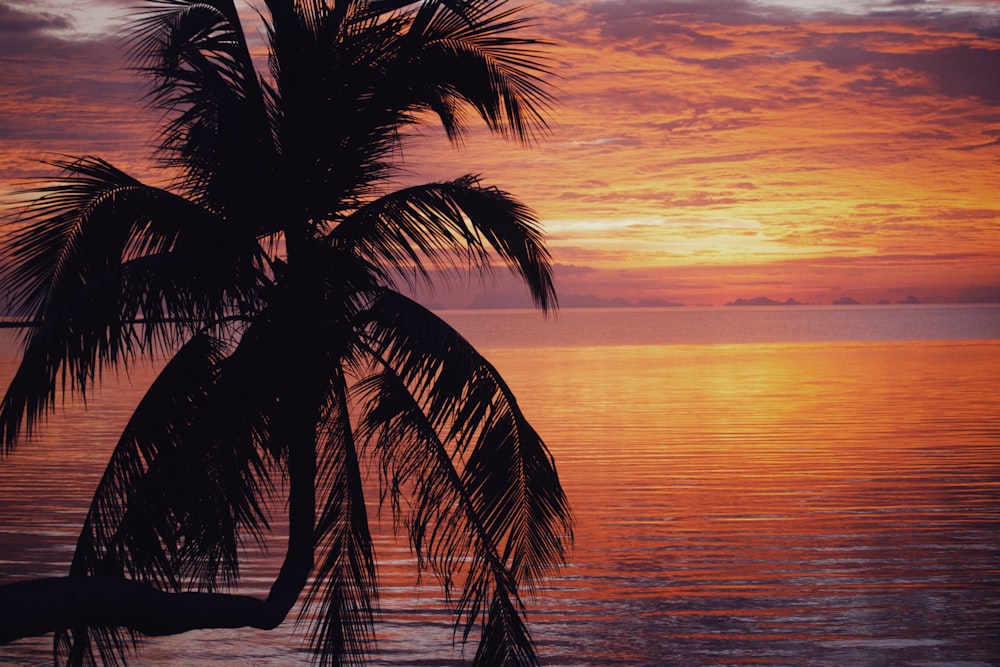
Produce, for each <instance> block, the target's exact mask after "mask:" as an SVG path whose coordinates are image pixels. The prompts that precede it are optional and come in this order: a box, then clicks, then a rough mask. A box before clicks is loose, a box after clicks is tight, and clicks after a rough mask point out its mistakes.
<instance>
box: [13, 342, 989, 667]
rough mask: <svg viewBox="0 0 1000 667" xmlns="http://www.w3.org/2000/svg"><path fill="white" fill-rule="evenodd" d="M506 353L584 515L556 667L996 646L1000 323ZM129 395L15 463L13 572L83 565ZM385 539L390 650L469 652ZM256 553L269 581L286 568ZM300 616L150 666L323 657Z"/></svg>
mask: <svg viewBox="0 0 1000 667" xmlns="http://www.w3.org/2000/svg"><path fill="white" fill-rule="evenodd" d="M488 352H489V353H488V356H489V358H490V359H491V360H492V361H493V362H494V363H495V364H496V366H497V367H498V368H499V370H500V371H501V373H503V374H504V376H505V377H506V378H507V379H508V380H509V382H510V384H511V386H512V388H513V389H514V391H515V392H516V394H517V395H518V397H519V400H520V403H521V405H522V407H523V408H524V409H525V411H526V413H527V415H528V416H529V418H530V419H531V420H532V422H533V423H534V424H535V426H536V428H537V429H538V430H539V432H541V433H542V434H543V436H544V437H545V439H546V441H547V442H548V443H549V445H550V448H551V449H552V451H553V453H554V455H555V457H556V460H557V463H558V466H559V470H560V475H561V477H562V479H563V483H564V486H565V487H566V490H567V493H568V494H569V496H570V500H571V502H572V505H573V509H574V513H575V515H576V519H577V542H576V548H575V550H574V551H573V553H572V554H571V563H570V565H569V566H568V567H567V568H566V569H565V570H564V571H563V573H562V575H561V576H560V577H559V578H558V579H557V580H556V581H555V582H554V583H553V584H552V585H551V586H549V587H548V588H547V589H545V590H543V591H542V592H541V595H540V598H539V599H538V600H537V601H536V603H535V604H534V605H533V606H532V607H531V610H532V611H531V627H532V630H533V632H534V634H535V636H536V638H537V640H538V642H539V645H540V649H541V653H542V656H543V664H545V665H551V666H553V667H557V666H565V667H580V666H583V665H595V666H598V665H599V666H607V665H648V666H660V665H684V666H688V665H786V666H789V667H791V666H802V665H810V666H817V667H821V666H827V665H829V666H834V665H836V666H841V665H920V666H928V665H953V666H954V665H962V666H963V667H970V666H973V665H995V664H997V661H998V656H1000V643H998V640H997V638H998V637H1000V570H998V567H997V566H998V563H1000V546H998V539H997V538H998V535H1000V410H998V408H1000V394H998V392H997V390H996V389H995V381H996V377H997V376H998V371H1000V341H979V342H955V341H952V342H933V341H927V342H919V341H915V342H869V343H835V344H829V343H825V344H816V343H799V344H786V345H776V344H739V345H711V346H705V345H641V346H640V345H637V346H617V347H615V346H600V347H579V346H578V347H550V348H546V349H513V348H509V347H502V346H501V347H496V348H494V349H492V350H489V351H488ZM131 400H133V398H132V397H130V395H129V394H128V392H127V391H123V392H122V393H120V394H112V395H110V396H107V395H106V396H104V397H103V402H102V403H101V406H102V407H101V410H102V413H101V414H102V416H103V417H104V418H102V419H101V420H93V419H89V418H84V417H82V416H80V415H76V416H72V417H71V418H70V420H68V421H66V420H63V419H60V420H58V421H54V422H52V427H53V429H54V430H50V431H49V432H48V434H47V435H46V438H48V439H49V440H50V442H49V443H48V445H51V444H53V442H59V443H61V444H63V445H65V444H66V443H74V447H71V448H69V449H62V450H61V452H62V453H56V452H55V450H54V449H51V447H49V446H42V445H45V444H46V443H38V446H36V447H32V448H30V449H29V448H26V449H24V450H22V451H21V452H20V453H19V454H18V456H16V457H14V458H13V459H10V460H7V461H4V462H3V465H2V466H0V484H2V486H0V489H2V491H0V540H2V543H0V547H2V548H0V559H5V560H3V561H2V563H0V576H2V578H4V579H6V578H9V577H11V576H14V575H17V576H21V575H28V574H41V573H45V572H47V571H50V570H55V571H60V570H61V569H64V568H65V566H66V565H65V564H66V563H68V559H69V556H70V553H69V549H70V547H71V545H72V544H73V540H74V539H75V536H76V530H77V529H78V527H79V522H80V520H81V519H82V515H83V511H84V509H85V508H86V504H87V502H88V500H89V492H90V491H91V490H92V488H93V483H94V482H95V481H96V477H97V475H98V474H99V472H100V468H101V466H102V465H103V463H104V461H105V460H106V455H107V454H106V452H107V449H108V448H104V449H102V447H104V445H103V444H101V443H103V442H104V441H105V439H106V438H108V437H109V433H108V431H109V430H110V431H111V432H115V429H116V428H117V426H116V425H115V424H114V418H113V417H114V415H115V414H117V413H122V414H124V412H125V411H127V407H128V404H129V402H130V401H131ZM108 401H110V404H109V403H108ZM109 406H110V407H109ZM107 415H111V418H108V417H107ZM67 455H68V456H72V457H73V459H72V461H71V463H70V464H69V465H67V459H66V456H67ZM386 523H387V524H388V521H387V522H386ZM385 532H386V533H388V532H389V531H388V525H386V526H385ZM378 539H379V542H378V551H379V557H380V575H381V576H382V581H383V583H384V587H383V593H382V600H381V601H382V603H383V606H384V607H385V614H384V618H383V620H384V625H383V627H382V636H381V642H380V646H381V649H382V655H381V661H377V662H376V663H375V664H379V665H453V664H462V660H461V659H462V654H461V652H460V650H458V649H455V650H453V649H452V645H451V640H452V633H451V629H450V626H449V625H448V623H447V620H446V618H445V617H442V616H441V615H440V613H439V609H440V606H441V601H440V598H439V594H438V592H437V589H436V587H435V586H434V585H433V582H431V581H424V582H422V585H421V586H420V587H419V588H418V587H416V585H415V582H414V580H413V577H412V576H411V575H410V574H408V568H409V565H410V560H409V558H410V557H409V554H408V552H407V550H406V549H405V546H403V545H399V544H396V543H394V542H393V541H392V540H391V539H389V537H388V536H387V535H382V536H380V537H379V538H378ZM255 563H256V564H255V565H252V566H251V567H250V568H249V569H248V571H247V575H248V576H249V580H248V582H247V583H248V584H249V585H250V587H255V586H259V587H262V588H263V587H266V584H267V582H268V581H269V576H270V569H269V568H270V565H271V564H270V563H269V561H268V560H267V559H266V558H264V559H260V560H258V561H255ZM292 629H293V628H292V624H291V623H287V624H286V625H285V626H283V627H282V628H281V629H280V630H279V632H278V633H277V634H273V633H272V634H268V633H255V632H250V633H244V632H236V633H232V632H202V633H189V634H188V635H184V636H182V637H177V638H169V639H162V640H156V641H154V642H150V645H149V648H148V650H147V651H146V652H145V653H144V654H143V655H142V658H141V659H140V660H138V661H137V663H136V664H139V665H189V664H213V665H237V664H238V665H246V664H258V665H305V664H307V663H308V661H307V659H306V657H305V655H304V654H303V653H302V651H301V645H300V643H299V642H298V640H297V639H294V638H293V637H292V635H291V632H292ZM48 652H49V644H48V640H28V641H26V642H19V643H18V644H17V645H15V646H13V647H7V648H6V649H3V652H0V655H3V656H4V657H8V656H9V659H12V660H15V661H16V662H19V660H18V659H20V658H23V659H24V661H25V664H27V662H29V661H30V660H35V661H36V662H37V663H44V662H45V658H46V656H47V655H48ZM466 657H471V656H468V655H467V656H466Z"/></svg>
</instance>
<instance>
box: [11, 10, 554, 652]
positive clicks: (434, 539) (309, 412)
mask: <svg viewBox="0 0 1000 667" xmlns="http://www.w3.org/2000/svg"><path fill="white" fill-rule="evenodd" d="M264 4H265V5H266V13H265V15H263V19H264V25H265V26H266V37H267V43H268V46H269V69H268V71H267V72H266V73H264V72H261V71H259V68H258V63H257V62H256V61H255V59H254V54H253V53H252V52H251V49H250V48H249V46H248V42H247V39H246V37H245V35H244V32H243V27H242V26H241V22H240V18H239V17H238V15H237V10H236V7H235V5H234V3H233V1H232V0H152V1H151V3H150V5H151V6H150V7H149V8H148V9H146V10H145V11H144V12H143V13H141V14H140V15H139V17H138V21H137V23H136V30H135V36H134V38H133V41H132V42H131V45H132V48H133V54H134V57H135V63H136V66H137V68H138V69H139V70H140V71H141V72H142V73H144V74H145V75H148V76H149V77H150V79H151V81H152V88H151V99H152V101H153V103H154V105H155V106H157V107H160V108H162V109H163V110H164V111H165V115H164V118H165V125H164V127H163V130H162V135H161V138H162V141H161V143H160V145H159V149H158V156H159V158H160V160H161V164H162V166H163V168H164V169H165V170H166V173H168V174H169V175H170V177H171V178H172V179H173V181H172V182H171V185H170V186H169V187H164V188H158V187H152V186H150V185H146V184H144V183H142V182H140V181H138V180H136V179H134V178H132V177H131V176H129V175H127V174H126V173H124V172H122V171H120V170H119V169H117V168H116V167H114V166H112V165H111V164H109V163H108V162H106V161H104V160H101V159H99V158H96V157H82V158H78V159H72V158H67V159H65V160H61V161H56V162H54V163H53V164H54V165H55V166H56V167H58V168H60V169H61V172H60V176H59V177H58V178H56V179H55V180H50V181H47V182H46V183H44V184H43V185H41V186H40V187H39V188H37V189H36V190H35V194H36V198H35V200H34V202H33V204H32V205H31V206H30V207H29V208H28V209H26V210H25V211H23V212H22V213H21V215H20V216H18V217H17V218H15V219H13V220H12V221H10V222H9V223H8V225H7V228H8V231H7V233H6V235H5V236H4V241H3V244H4V245H3V251H4V253H5V256H6V257H7V258H8V259H7V260H5V261H6V263H7V266H6V268H5V270H4V272H3V275H2V282H0V287H2V289H3V290H4V291H5V292H6V293H7V294H8V297H9V298H10V300H11V302H12V303H13V304H14V305H15V307H16V310H15V315H16V316H17V317H18V318H19V320H20V321H21V322H22V323H23V324H24V325H25V326H26V334H25V347H24V352H23V358H22V360H21V363H20V365H19V367H18V369H17V372H16V374H15V376H14V378H13V379H12V381H11V383H10V386H9V388H8V390H7V393H6V395H5V397H4V399H3V402H2V404H0V442H2V445H0V447H2V450H3V452H4V453H6V454H9V453H10V452H11V450H12V449H13V448H14V447H15V445H16V444H17V443H18V441H20V440H23V439H24V438H25V437H27V436H30V434H31V433H32V432H33V431H34V430H35V429H36V428H37V427H38V425H39V423H40V422H41V421H42V420H44V418H45V417H46V416H47V415H48V414H49V413H50V412H51V411H52V410H53V409H54V407H55V401H56V394H57V392H60V391H61V390H62V389H65V388H67V387H68V388H69V389H71V390H73V391H77V392H79V393H85V392H86V391H87V390H88V389H90V388H92V387H93V385H94V384H95V383H96V382H98V381H99V379H100V376H101V373H102V371H104V370H106V369H108V368H130V367H132V366H134V365H135V364H137V363H139V362H140V361H142V360H143V359H147V358H157V357H158V355H162V354H164V353H166V354H167V356H168V357H169V358H168V360H167V361H165V362H164V363H163V365H162V369H161V370H160V372H159V373H158V375H157V378H156V379H155V380H154V382H153V383H152V384H151V386H150V387H149V389H148V391H147V392H146V394H145V396H144V397H143V399H142V400H141V402H140V403H139V405H138V406H137V407H136V409H135V411H134V413H133V414H132V417H131V419H130V421H129V422H128V424H127V425H126V427H125V429H124V432H123V433H122V435H121V438H120V440H119V442H118V444H117V447H116V449H115V450H114V452H113V454H112V457H111V460H110V463H109V465H108V467H107V470H106V472H105V474H104V476H103V478H102V479H101V481H100V483H99V486H98V488H97V491H96V493H95V496H94V499H93V503H92V505H91V507H90V510H89V513H88V515H87V518H86V521H85V524H84V526H83V529H82V531H81V534H80V538H79V541H78V543H77V546H76V551H75V554H74V557H73V561H72V565H71V569H70V573H69V576H67V577H55V578H51V579H43V580H32V581H25V582H17V583H13V584H8V585H6V586H2V587H0V643H3V642H9V641H11V640H13V639H15V638H19V637H23V636H29V635H34V634H42V633H46V632H53V631H54V632H55V633H56V647H57V658H59V659H60V660H61V661H64V662H66V663H67V664H73V665H83V664H90V665H94V664H120V663H124V662H125V661H126V659H127V657H128V655H130V653H131V651H132V650H133V649H135V648H136V647H137V646H138V643H139V641H140V638H141V637H142V636H145V635H162V634H173V633H180V632H184V631H187V630H190V629H195V628H218V627H244V626H252V627H257V628H273V627H275V626H277V625H278V624H279V623H281V622H282V621H283V620H284V619H285V617H286V616H287V614H288V613H289V611H290V610H291V608H292V607H293V605H294V604H295V603H296V602H297V601H298V600H299V597H300V593H302V592H303V591H306V592H305V595H304V596H302V597H303V604H304V610H303V612H302V613H303V614H304V615H305V616H306V617H307V618H309V619H314V622H313V624H312V634H311V636H310V644H311V647H312V649H313V650H314V654H315V656H316V658H317V660H318V662H319V663H320V664H323V665H335V664H360V663H363V661H364V657H365V655H367V654H368V653H369V652H370V651H371V650H372V648H373V642H374V633H375V629H376V628H375V622H374V610H375V609H376V607H377V582H376V572H375V554H374V553H373V547H372V539H371V536H370V532H369V517H368V515H367V510H366V504H365V489H364V485H363V484H362V479H363V474H364V471H365V470H366V469H373V470H377V471H378V480H379V489H380V491H379V493H380V496H379V497H380V498H381V501H380V502H384V503H385V504H387V505H389V506H390V507H391V510H392V514H393V519H394V525H397V524H398V525H399V526H400V527H401V528H402V529H403V530H404V531H405V532H406V534H407V535H408V539H409V542H410V545H411V547H412V549H413V551H414V553H415V554H416V556H417V561H418V563H419V564H420V567H421V568H424V569H428V570H429V571H431V572H433V573H434V574H435V575H436V576H437V578H438V579H439V580H440V582H441V584H442V586H443V588H444V591H445V594H446V598H447V600H448V601H449V603H450V605H451V607H452V609H453V612H454V623H455V632H456V633H457V634H458V635H460V637H461V638H462V641H463V642H464V641H467V640H469V638H470V636H472V635H473V634H474V633H477V632H478V645H477V651H476V654H475V659H474V662H475V664H477V665H526V664H535V663H536V662H537V659H536V654H535V649H534V646H533V642H532V640H531V638H530V635H529V632H528V629H527V626H526V619H525V606H524V605H525V600H526V599H527V596H530V595H531V593H532V592H533V591H535V590H536V588H537V585H538V584H539V582H541V581H542V580H543V579H544V578H545V577H547V576H549V575H550V574H551V572H552V568H553V567H555V566H557V565H558V564H560V563H561V562H563V561H564V557H565V549H566V547H567V546H568V543H569V541H570V540H571V523H570V518H569V509H568V506H567V503H566V498H565V496H564V494H563V492H562V489H561V487H560V485H559V480H558V477H557V474H556V471H555V467H554V464H553V462H552V460H551V457H550V455H549V452H548V451H547V449H546V448H545V445H544V444H543V442H542V441H541V439H540V438H539V436H538V434H537V433H536V432H535V431H534V430H533V429H532V427H531V426H530V424H529V423H528V422H527V421H526V419H525V417H524V415H523V414H522V412H521V411H520V409H519V408H518V406H517V403H516V401H515V398H514V396H513V395H512V393H511V391H510V389H509V387H508V386H507V385H506V384H505V383H504V381H503V379H502V378H501V377H500V376H499V375H498V373H497V372H496V370H495V368H494V367H493V366H492V365H490V363H489V362H488V361H487V360H486V359H484V358H483V357H482V356H481V355H480V354H479V353H478V352H477V351H476V350H475V349H474V348H473V347H472V346H471V345H470V344H469V343H468V342H467V341H465V340H464V339H463V338H462V337H461V336H460V335H459V334H458V333H457V332H456V331H455V330H453V329H452V328H450V327H449V326H448V325H447V324H446V323H445V322H444V321H442V320H441V319H439V318H438V317H437V316H435V315H434V314H433V313H432V312H431V311H429V310H427V309H426V308H424V307H422V306H421V305H419V304H418V303H417V302H415V301H414V300H412V299H410V298H408V297H407V296H405V295H404V293H405V292H407V289H408V288H410V287H412V286H413V285H414V284H417V283H423V282H427V281H430V280H431V278H432V277H433V276H435V275H438V274H440V273H444V274H445V275H448V274H449V273H451V272H454V271H462V270H470V271H473V272H489V271H492V270H494V269H495V268H501V267H506V268H508V269H510V270H512V271H513V272H515V273H516V274H517V275H519V276H520V277H521V278H522V279H523V281H524V282H525V284H526V285H527V288H528V290H529V291H530V293H531V295H532V297H533V299H534V301H535V303H536V305H537V306H539V307H540V308H541V309H542V310H543V311H546V310H549V309H551V308H553V307H554V306H555V292H554V289H553V284H552V278H551V267H550V260H549V255H548V253H547V251H546V249H545V247H544V244H543V239H542V235H541V231H540V228H539V226H538V224H537V221H536V219H535V218H534V216H533V214H532V213H531V211H530V210H529V209H527V208H526V207H525V206H524V205H522V204H521V203H519V202H518V201H517V200H516V199H515V198H514V197H512V196H511V195H510V194H508V193H506V192H504V191H502V190H500V189H497V188H495V187H490V186H487V185H485V184H483V183H482V182H480V180H479V179H478V178H477V177H474V176H462V177H460V178H456V179H455V180H451V181H444V182H437V183H430V184H426V185H420V186H412V187H405V188H402V189H397V190H393V189H392V184H393V183H394V182H396V181H394V177H396V176H397V175H398V168H399V151H400V148H401V144H402V142H403V140H404V139H405V130H406V129H407V128H409V127H411V126H415V125H417V124H420V123H423V122H427V121H429V120H431V119H436V121H438V122H440V123H441V125H442V126H443V128H444V130H445V131H446V133H447V136H448V137H449V138H450V139H451V140H453V141H460V140H461V138H462V136H463V134H464V133H465V132H466V131H467V130H468V128H469V125H468V120H469V118H470V117H476V116H478V117H479V118H481V119H482V120H483V121H485V123H486V125H487V126H488V127H489V128H490V129H491V130H492V131H494V132H496V133H499V134H500V135H503V136H505V137H508V138H511V139H513V140H517V141H521V142H525V143H530V142H531V141H532V140H533V139H534V138H535V137H536V136H537V134H538V133H540V132H544V130H545V120H544V115H545V113H546V111H547V109H548V107H549V103H550V101H551V100H550V97H549V93H548V92H547V89H546V86H545V84H544V78H545V76H546V75H547V73H548V71H547V67H546V66H545V61H544V59H543V58H542V57H541V56H540V54H539V53H538V51H537V48H538V46H539V44H540V43H539V42H538V41H536V40H532V39H528V38H525V37H522V36H520V31H521V29H522V28H523V27H524V26H525V25H526V19H524V18H523V17H522V16H521V15H520V14H519V10H518V9H517V8H511V7H509V6H508V5H507V4H506V3H505V2H502V1H497V0H424V1H423V2H413V1H412V0H368V1H361V0H336V1H334V2H332V3H331V2H327V1H324V0H265V3H264ZM61 388H62V389H61ZM282 494H287V495H286V496H284V495H282ZM274 496H277V497H279V498H284V502H285V506H286V507H287V514H288V516H287V521H288V533H289V535H288V541H287V546H286V548H285V556H284V561H283V563H282V565H281V568H280V571H279V572H278V573H277V575H276V578H275V580H274V582H273V585H272V587H271V589H270V592H269V594H268V595H267V597H266V599H258V598H254V597H251V596H246V595H238V594H235V593H232V592H231V591H232V590H233V588H232V587H233V585H234V584H235V583H236V582H237V580H238V576H239V566H240V563H239V559H238V555H239V553H240V552H241V549H242V547H243V545H244V544H246V543H252V542H257V543H261V544H262V543H263V542H264V541H265V539H266V537H267V535H268V529H269V523H268V521H269V515H268V512H267V511H266V509H265V507H266V506H267V502H268V499H269V498H272V497H274ZM39 601H44V604H42V603H39Z"/></svg>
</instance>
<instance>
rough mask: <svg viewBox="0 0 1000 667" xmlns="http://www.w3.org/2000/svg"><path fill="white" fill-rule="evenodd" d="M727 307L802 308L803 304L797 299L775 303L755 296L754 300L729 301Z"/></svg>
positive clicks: (772, 300) (766, 298)
mask: <svg viewBox="0 0 1000 667" xmlns="http://www.w3.org/2000/svg"><path fill="white" fill-rule="evenodd" d="M726 305H727V306H801V305H802V303H801V302H799V301H796V300H795V299H793V298H791V297H789V298H787V299H785V300H784V301H775V300H774V299H771V298H769V297H766V296H755V297H754V298H752V299H743V298H740V299H736V300H735V301H729V302H728V303H726Z"/></svg>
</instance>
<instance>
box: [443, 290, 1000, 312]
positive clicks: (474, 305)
mask: <svg viewBox="0 0 1000 667" xmlns="http://www.w3.org/2000/svg"><path fill="white" fill-rule="evenodd" d="M963 296H968V297H970V298H960V299H939V298H938V299H935V298H927V299H920V298H918V297H916V296H914V295H912V294H910V295H908V296H906V297H905V298H904V299H901V300H898V301H889V300H888V299H878V300H876V301H868V302H866V301H860V300H858V299H856V298H854V297H851V296H846V295H845V296H841V297H839V298H836V299H832V300H829V301H799V300H797V299H795V298H792V297H788V298H786V299H785V300H784V301H780V300H778V299H773V298H771V297H768V296H756V297H752V298H745V297H739V298H736V299H734V300H732V301H728V302H726V303H724V304H723V305H724V306H736V307H739V306H827V305H833V306H861V305H880V306H886V305H916V304H928V305H930V304H946V303H954V304H962V303H965V304H973V303H1000V289H998V290H997V293H996V295H992V294H985V293H983V294H977V295H972V294H969V295H963ZM975 296H978V297H979V298H974V297H975ZM987 296H992V298H983V297H987ZM424 303H425V305H427V306H428V307H429V308H431V309H432V310H504V309H518V308H531V307H532V304H531V301H530V299H529V298H527V297H526V296H525V295H523V294H513V293H502V294H491V293H481V294H480V295H478V296H477V297H475V298H472V299H471V300H469V301H461V300H460V301H449V302H441V301H437V300H434V301H431V302H428V301H426V300H425V301H424ZM715 305H716V304H712V303H696V304H687V303H680V302H676V301H670V300H667V299H640V300H635V301H631V300H629V299H626V298H624V297H602V296H597V295H595V294H574V293H570V294H566V295H560V296H559V308H713V307H715Z"/></svg>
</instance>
